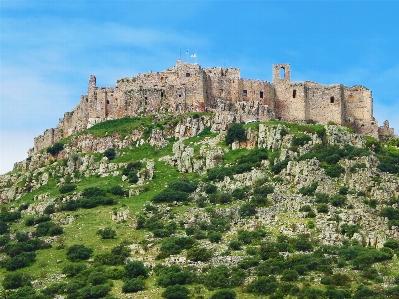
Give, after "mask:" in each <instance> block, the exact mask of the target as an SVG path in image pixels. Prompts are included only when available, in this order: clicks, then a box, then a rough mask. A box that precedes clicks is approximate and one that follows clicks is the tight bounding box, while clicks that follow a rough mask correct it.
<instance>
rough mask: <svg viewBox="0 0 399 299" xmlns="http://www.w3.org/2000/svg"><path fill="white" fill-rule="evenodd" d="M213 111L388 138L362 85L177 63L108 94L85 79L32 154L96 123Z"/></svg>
mask: <svg viewBox="0 0 399 299" xmlns="http://www.w3.org/2000/svg"><path fill="white" fill-rule="evenodd" d="M202 111H215V112H216V113H217V115H218V116H219V117H220V116H221V115H222V116H223V115H224V116H225V117H226V115H228V117H229V119H230V120H232V121H237V122H242V121H247V120H253V119H258V120H260V121H263V120H269V119H280V120H284V121H296V122H298V121H299V122H303V121H308V122H309V121H312V122H316V123H321V124H326V123H328V122H334V123H336V124H340V125H349V126H351V127H352V128H354V129H355V130H356V131H357V132H359V133H362V134H364V135H369V136H373V137H375V138H379V132H380V134H382V133H384V132H385V133H387V132H388V133H389V134H392V135H393V131H392V130H391V129H390V128H389V124H387V123H385V124H384V127H381V128H380V129H379V128H378V125H377V121H376V120H375V119H374V117H373V98H372V94H371V91H370V90H369V89H367V88H365V87H363V86H359V85H357V86H353V87H346V86H344V85H342V84H333V85H322V84H318V83H314V82H310V81H305V82H291V80H290V65H289V64H276V65H273V82H272V83H270V82H266V81H260V80H251V79H242V78H241V77H240V70H239V69H237V68H231V67H230V68H221V67H214V68H205V69H203V68H201V66H200V65H199V64H190V63H186V62H183V61H181V60H178V61H177V63H176V65H175V66H174V67H171V68H169V69H167V70H165V71H162V72H151V71H150V72H149V73H147V74H139V75H138V76H137V77H132V78H123V79H120V80H117V82H116V86H115V87H97V86H96V77H95V76H90V80H89V88H88V92H87V95H84V96H81V100H80V103H79V104H78V105H77V106H76V107H75V108H74V109H73V110H72V111H71V112H67V113H65V115H64V118H62V119H60V122H59V124H58V126H57V127H56V128H55V129H48V130H46V131H45V132H44V135H41V136H38V137H36V138H35V142H34V148H33V149H32V150H31V151H30V154H32V153H35V152H37V151H39V150H41V149H43V148H46V147H48V146H50V145H51V144H53V143H55V142H57V141H59V140H61V139H62V138H65V137H67V136H69V135H71V134H73V133H76V132H78V131H82V130H84V129H86V128H89V127H91V126H93V125H94V124H96V123H99V122H103V121H105V120H109V119H117V118H122V117H126V116H130V117H134V116H144V115H150V114H157V113H158V114H159V113H173V114H181V113H184V112H202Z"/></svg>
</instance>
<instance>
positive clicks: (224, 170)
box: [207, 167, 234, 182]
mask: <svg viewBox="0 0 399 299" xmlns="http://www.w3.org/2000/svg"><path fill="white" fill-rule="evenodd" d="M233 174H234V173H233V170H232V169H231V168H229V167H214V168H210V169H208V170H207V176H208V179H209V180H210V181H217V182H220V181H223V179H224V177H226V176H228V177H230V176H232V175H233Z"/></svg>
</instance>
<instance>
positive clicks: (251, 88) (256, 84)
mask: <svg viewBox="0 0 399 299" xmlns="http://www.w3.org/2000/svg"><path fill="white" fill-rule="evenodd" d="M240 83H241V84H239V87H240V88H241V90H239V92H240V94H241V97H240V100H241V101H246V102H260V103H261V104H262V105H268V106H270V107H273V106H274V105H273V102H274V87H273V86H272V85H271V84H270V83H268V82H266V81H260V80H248V79H241V80H240Z"/></svg>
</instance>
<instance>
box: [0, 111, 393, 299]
mask: <svg viewBox="0 0 399 299" xmlns="http://www.w3.org/2000/svg"><path fill="white" fill-rule="evenodd" d="M132 124H133V126H132ZM137 124H139V125H148V124H149V120H148V119H144V120H140V121H135V122H125V123H122V124H121V126H120V131H121V135H123V134H125V131H126V128H128V129H129V130H131V129H132V128H133V127H134V128H135V127H136V125H137ZM268 124H271V125H275V124H277V122H269V123H268ZM257 125H258V124H257V123H252V124H248V125H245V126H246V127H256V126H257ZM285 125H287V126H289V127H290V129H291V133H294V132H303V128H300V129H298V126H297V125H293V124H285ZM309 127H311V126H309ZM118 128H119V127H118V125H113V126H112V129H113V130H116V131H118ZM316 128H318V127H316ZM313 129H315V128H313ZM109 130H110V128H108V127H105V128H102V127H101V128H97V129H96V128H94V129H92V130H91V133H93V132H94V133H95V135H96V136H97V135H98V136H103V135H104V134H105V132H108V131H109ZM88 131H90V130H88ZM200 139H201V138H200V137H194V138H191V139H188V140H186V141H185V144H189V143H190V142H197V141H199V140H200ZM171 147H172V145H171V144H169V145H168V146H167V147H166V148H164V149H161V150H156V149H155V148H153V147H151V146H149V145H144V146H142V147H139V148H133V149H123V150H121V151H120V154H121V155H120V156H119V157H118V158H117V159H115V160H113V161H112V163H121V162H129V161H138V160H141V159H143V158H151V159H154V161H155V176H154V180H153V181H149V182H146V185H145V186H146V187H148V188H147V189H148V191H146V192H144V193H141V194H139V195H137V196H134V197H132V198H117V199H118V201H119V202H118V204H117V205H114V206H109V207H97V208H93V209H88V210H84V209H80V210H78V211H72V212H60V213H57V216H56V217H57V218H59V217H60V218H63V217H65V216H66V215H72V216H74V217H75V218H76V220H75V221H74V222H73V223H72V224H70V225H68V226H65V227H64V234H62V235H61V236H59V237H57V238H56V241H55V242H54V243H53V247H52V248H51V249H46V250H41V251H37V258H36V260H37V261H36V262H35V263H34V264H33V265H31V266H29V267H27V268H23V269H21V270H19V271H22V272H29V273H30V274H31V275H32V276H33V277H37V278H38V279H39V280H43V281H44V285H48V284H49V283H50V282H51V280H52V279H51V277H52V275H55V274H60V273H61V272H62V268H63V267H64V266H65V265H66V264H67V263H68V262H67V261H66V248H67V246H70V245H72V244H84V245H86V246H88V247H90V248H93V249H94V253H95V254H98V253H102V252H107V251H109V250H110V249H111V248H112V247H114V246H116V245H118V244H120V243H121V242H122V241H128V242H129V243H138V242H140V241H143V240H145V238H146V237H145V236H146V234H147V233H148V232H147V231H146V230H135V228H134V227H133V225H132V221H131V220H129V221H127V222H122V223H116V222H114V221H112V220H111V217H110V214H111V213H113V211H115V210H125V209H129V210H130V215H131V216H132V217H134V216H135V214H136V213H137V212H138V211H140V210H141V209H142V208H143V205H144V204H145V203H146V202H147V201H149V200H150V199H151V198H152V197H153V196H154V195H156V194H158V193H159V192H160V191H162V190H163V189H164V188H165V186H167V185H168V184H169V183H170V182H172V181H174V180H176V179H177V178H179V177H186V178H189V179H200V177H199V176H198V175H197V174H181V173H179V172H177V170H176V169H175V168H173V167H171V166H169V165H166V164H165V163H163V162H159V161H158V158H160V157H162V156H165V155H167V154H171ZM248 153H249V150H246V149H243V150H236V151H229V152H228V153H227V154H225V156H224V163H234V161H236V160H237V158H238V157H239V156H242V155H245V154H248ZM57 163H61V162H57ZM77 185H78V190H77V191H82V190H83V189H84V188H87V187H101V188H107V187H108V186H113V185H122V186H124V187H125V188H126V187H128V185H129V184H128V183H122V181H121V175H118V176H115V177H112V176H109V177H105V178H98V177H89V178H83V179H82V181H80V182H79V183H77ZM46 192H49V193H50V198H52V197H54V196H57V195H59V191H58V189H57V188H56V182H55V179H54V178H53V179H51V180H50V181H49V183H48V184H47V185H45V186H42V187H40V188H39V189H37V190H35V191H33V192H31V193H28V194H27V195H25V196H23V197H22V198H21V199H19V200H17V201H15V202H12V203H10V204H8V205H5V206H4V207H5V208H7V209H9V208H11V207H18V206H19V205H20V204H22V203H33V197H34V196H35V195H39V194H43V193H46ZM230 205H231V204H227V205H222V207H228V206H230ZM192 206H194V205H192ZM185 209H186V207H184V206H182V207H173V208H172V212H173V213H177V214H181V213H183V212H184V210H185ZM280 218H282V219H286V221H287V222H289V221H290V222H296V223H298V222H307V221H308V220H307V219H303V218H298V217H297V215H294V214H293V213H283V214H281V215H280ZM23 220H24V219H22V220H19V221H17V222H16V223H13V224H12V226H11V230H12V231H26V232H27V231H32V230H33V229H32V227H26V226H25V225H24V223H23ZM104 227H112V228H113V229H115V230H116V231H117V238H116V239H111V240H101V239H100V238H99V237H98V236H97V235H96V232H97V230H98V229H99V228H104ZM267 229H268V231H269V232H277V231H278V228H267ZM132 254H133V257H134V256H136V254H135V253H134V252H132ZM234 254H238V255H245V252H244V251H241V252H240V251H238V252H234ZM57 260H62V261H63V262H62V263H57ZM377 267H378V268H379V269H381V271H385V272H386V273H387V274H390V275H398V274H399V272H398V271H397V270H394V269H399V264H398V260H397V259H394V260H391V261H387V262H384V263H380V264H378V266H377ZM348 270H349V269H348ZM392 270H393V271H392ZM351 273H352V272H351ZM6 274H7V271H6V270H5V269H4V268H0V275H1V276H4V275H6ZM352 275H353V279H354V283H353V286H352V289H355V288H356V286H357V285H358V284H359V283H361V282H364V280H363V279H362V278H361V277H360V276H359V274H356V272H353V273H352ZM317 276H318V275H316V276H313V275H310V277H308V279H306V280H303V281H299V282H298V285H303V284H304V283H310V284H315V285H317V286H318V287H319V288H321V289H324V288H325V286H323V285H320V284H319V283H318V282H317ZM367 283H369V284H370V283H371V284H373V282H369V281H368V282H367ZM121 285H122V282H121V281H119V280H118V281H114V286H113V290H112V293H113V294H114V295H116V296H118V297H121V298H124V297H125V296H126V295H124V294H121V293H120V289H121ZM146 285H147V288H146V290H145V291H144V292H142V293H140V298H142V297H143V296H144V295H150V296H151V297H152V298H161V296H160V294H159V293H160V291H158V292H157V294H153V292H151V290H153V289H154V288H157V286H155V278H154V277H153V276H152V277H150V278H149V279H148V280H147V281H146ZM195 286H196V284H193V285H189V286H188V287H189V289H191V291H192V293H193V294H195V291H194V287H195ZM235 290H236V291H237V292H238V293H239V294H240V295H239V298H258V296H256V295H253V294H248V293H243V292H242V291H241V290H240V288H235ZM210 294H212V291H209V290H207V289H206V288H204V287H202V289H201V295H203V296H205V298H208V297H209V296H210ZM136 297H137V298H139V297H138V296H137V295H136Z"/></svg>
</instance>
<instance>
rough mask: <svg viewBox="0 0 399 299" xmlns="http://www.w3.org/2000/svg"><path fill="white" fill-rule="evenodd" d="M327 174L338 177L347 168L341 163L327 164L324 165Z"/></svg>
mask: <svg viewBox="0 0 399 299" xmlns="http://www.w3.org/2000/svg"><path fill="white" fill-rule="evenodd" d="M323 168H324V171H325V173H326V175H328V176H329V177H332V178H337V177H339V176H340V175H341V173H344V172H345V168H343V167H342V166H341V165H326V166H323Z"/></svg>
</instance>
